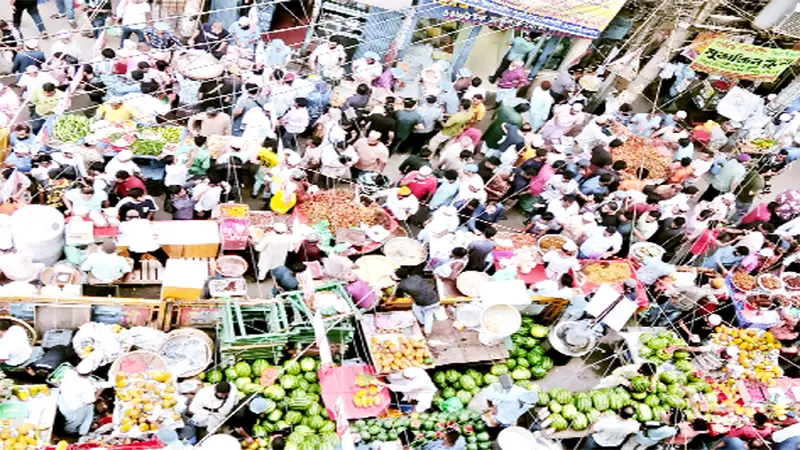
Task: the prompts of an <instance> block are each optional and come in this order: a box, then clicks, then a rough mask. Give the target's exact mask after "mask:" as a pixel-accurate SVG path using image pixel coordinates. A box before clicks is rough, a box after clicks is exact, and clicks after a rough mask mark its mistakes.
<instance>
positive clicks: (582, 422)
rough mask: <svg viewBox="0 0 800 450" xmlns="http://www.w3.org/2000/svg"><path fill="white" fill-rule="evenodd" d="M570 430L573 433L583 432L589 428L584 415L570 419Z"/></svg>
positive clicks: (580, 414) (577, 415)
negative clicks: (573, 431)
mask: <svg viewBox="0 0 800 450" xmlns="http://www.w3.org/2000/svg"><path fill="white" fill-rule="evenodd" d="M570 428H572V429H573V430H575V431H583V430H585V429H587V428H589V420H588V419H587V418H586V415H584V414H583V413H578V414H576V415H575V418H574V419H572V423H571V424H570Z"/></svg>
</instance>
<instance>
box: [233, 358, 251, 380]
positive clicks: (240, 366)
mask: <svg viewBox="0 0 800 450" xmlns="http://www.w3.org/2000/svg"><path fill="white" fill-rule="evenodd" d="M233 369H234V370H236V375H238V376H239V378H243V377H249V376H250V374H251V373H252V370H251V369H250V364H247V363H246V362H244V361H239V362H237V363H236V365H234V366H233Z"/></svg>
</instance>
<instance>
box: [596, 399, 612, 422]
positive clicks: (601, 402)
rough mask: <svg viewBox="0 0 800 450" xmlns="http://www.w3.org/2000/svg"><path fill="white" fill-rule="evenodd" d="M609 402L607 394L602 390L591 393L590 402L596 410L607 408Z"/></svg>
mask: <svg viewBox="0 0 800 450" xmlns="http://www.w3.org/2000/svg"><path fill="white" fill-rule="evenodd" d="M610 403H611V402H610V401H609V399H608V395H606V394H605V393H603V392H595V393H594V394H593V395H592V404H593V405H594V409H596V410H598V411H601V412H602V411H605V410H607V409H608V408H609V407H610ZM592 422H593V421H592Z"/></svg>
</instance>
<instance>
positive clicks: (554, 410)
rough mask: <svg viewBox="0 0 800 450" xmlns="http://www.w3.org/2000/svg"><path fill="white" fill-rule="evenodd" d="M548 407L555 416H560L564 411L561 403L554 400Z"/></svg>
mask: <svg viewBox="0 0 800 450" xmlns="http://www.w3.org/2000/svg"><path fill="white" fill-rule="evenodd" d="M547 407H548V409H550V412H551V413H553V414H559V413H561V410H562V409H564V407H563V406H561V403H558V402H557V401H555V400H552V401H551V402H550V404H549V405H548V406H547Z"/></svg>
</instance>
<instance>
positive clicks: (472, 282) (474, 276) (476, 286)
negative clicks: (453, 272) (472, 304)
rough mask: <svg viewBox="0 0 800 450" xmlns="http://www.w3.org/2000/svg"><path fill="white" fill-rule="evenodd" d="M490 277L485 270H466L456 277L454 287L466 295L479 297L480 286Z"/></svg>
mask: <svg viewBox="0 0 800 450" xmlns="http://www.w3.org/2000/svg"><path fill="white" fill-rule="evenodd" d="M490 279H491V277H490V276H489V275H488V274H486V272H477V271H474V270H468V271H466V272H462V273H461V275H459V276H458V278H456V287H457V288H458V291H459V292H461V293H462V294H464V295H466V296H467V297H480V295H481V286H483V285H484V284H485V283H486V282H488V281H489V280H490Z"/></svg>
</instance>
